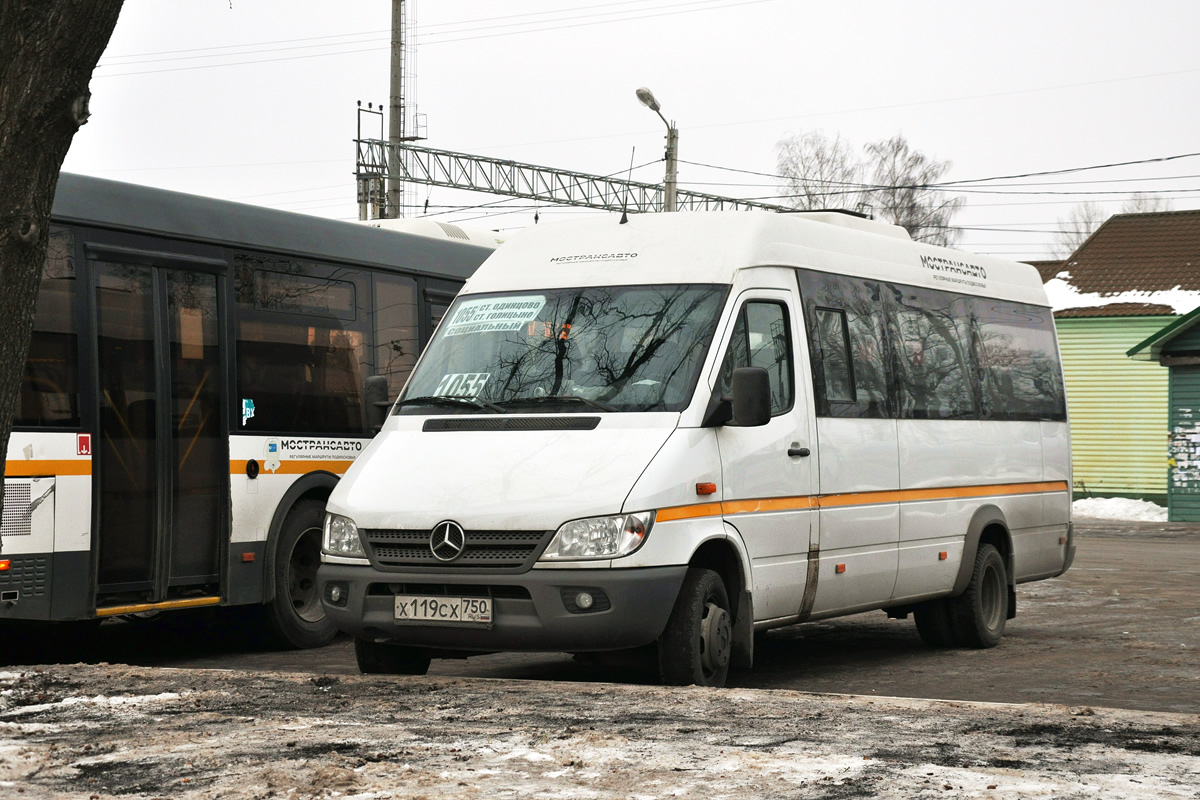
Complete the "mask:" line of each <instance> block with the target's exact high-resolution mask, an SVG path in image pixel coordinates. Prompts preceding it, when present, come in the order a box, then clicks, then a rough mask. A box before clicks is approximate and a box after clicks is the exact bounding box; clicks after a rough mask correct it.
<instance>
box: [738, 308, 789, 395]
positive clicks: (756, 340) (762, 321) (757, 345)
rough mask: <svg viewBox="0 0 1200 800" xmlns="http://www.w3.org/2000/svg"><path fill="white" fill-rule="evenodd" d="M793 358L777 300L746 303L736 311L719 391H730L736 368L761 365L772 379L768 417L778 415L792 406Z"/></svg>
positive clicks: (785, 323)
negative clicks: (736, 315)
mask: <svg viewBox="0 0 1200 800" xmlns="http://www.w3.org/2000/svg"><path fill="white" fill-rule="evenodd" d="M792 360H793V359H792V337H791V334H790V332H789V327H788V319H787V310H786V309H785V308H784V307H783V306H782V305H780V304H779V303H769V302H765V301H764V302H749V303H746V304H745V305H744V306H742V309H741V311H739V312H738V317H737V321H736V322H735V323H734V327H733V337H732V338H731V339H730V341H729V349H728V350H727V351H726V353H725V360H724V361H723V362H722V363H721V387H720V391H721V393H722V394H724V395H728V394H730V392H732V391H733V371H734V370H735V369H737V368H738V367H762V368H763V369H765V370H766V371H767V375H769V376H770V379H771V416H778V415H780V414H782V413H784V412H785V411H788V410H790V409H791V407H792V401H793V399H794V397H795V381H794V378H793V375H792Z"/></svg>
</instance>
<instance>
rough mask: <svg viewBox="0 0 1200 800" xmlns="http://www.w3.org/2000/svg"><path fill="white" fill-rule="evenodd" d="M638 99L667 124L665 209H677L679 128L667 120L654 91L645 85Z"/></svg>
mask: <svg viewBox="0 0 1200 800" xmlns="http://www.w3.org/2000/svg"><path fill="white" fill-rule="evenodd" d="M637 99H638V100H640V101H642V105H644V106H646V107H647V108H649V109H650V110H651V111H653V112H654V113H655V114H658V118H659V119H661V120H662V121H663V124H664V125H666V126H667V174H666V176H665V177H664V178H663V211H676V210H677V209H676V207H675V158H676V156H677V155H678V150H679V129H678V128H676V127H675V123H673V122H667V118H666V117H664V116H663V115H662V111H660V110H659V109H660V108H661V106H659V104H658V101H657V100H655V99H654V93H653V92H651V91H650V90H649V89H647V88H646V87H645V86H643V87H642V88H640V89H638V90H637Z"/></svg>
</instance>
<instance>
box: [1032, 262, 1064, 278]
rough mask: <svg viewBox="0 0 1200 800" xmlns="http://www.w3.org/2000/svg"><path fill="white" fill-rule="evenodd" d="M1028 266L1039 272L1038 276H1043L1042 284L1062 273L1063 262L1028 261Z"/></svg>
mask: <svg viewBox="0 0 1200 800" xmlns="http://www.w3.org/2000/svg"><path fill="white" fill-rule="evenodd" d="M1025 263H1026V264H1028V265H1029V266H1031V267H1033V268H1034V269H1036V270H1037V271H1038V275H1041V276H1042V283H1045V282H1046V281H1048V280H1050V279H1051V278H1053V277H1054V276H1055V275H1057V274H1058V273H1060V272H1062V269H1063V262H1062V261H1061V260H1056V261H1026V262H1025Z"/></svg>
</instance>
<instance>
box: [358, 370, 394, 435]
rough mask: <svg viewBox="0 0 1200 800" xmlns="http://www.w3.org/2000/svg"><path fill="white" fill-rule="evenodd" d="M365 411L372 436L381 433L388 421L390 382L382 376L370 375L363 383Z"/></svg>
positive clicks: (368, 428)
mask: <svg viewBox="0 0 1200 800" xmlns="http://www.w3.org/2000/svg"><path fill="white" fill-rule="evenodd" d="M362 396H363V410H364V411H365V412H366V420H367V430H368V431H370V432H371V435H372V436H374V435H375V434H377V433H379V431H380V430H382V428H383V423H384V422H385V421H387V412H388V406H390V405H391V403H390V402H388V382H387V378H385V377H384V376H382V375H370V376H368V377H367V379H366V380H365V381H363V394H362Z"/></svg>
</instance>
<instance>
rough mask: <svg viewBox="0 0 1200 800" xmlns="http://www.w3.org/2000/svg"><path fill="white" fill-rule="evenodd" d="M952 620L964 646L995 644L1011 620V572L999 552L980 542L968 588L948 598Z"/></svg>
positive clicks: (984, 646) (990, 645) (979, 646)
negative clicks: (1009, 597) (1008, 572)
mask: <svg viewBox="0 0 1200 800" xmlns="http://www.w3.org/2000/svg"><path fill="white" fill-rule="evenodd" d="M949 610H950V619H951V622H952V623H953V625H954V633H955V635H956V637H957V638H958V640H959V643H960V644H962V645H963V646H965V647H975V648H981V649H982V648H987V647H995V646H996V645H997V644H999V643H1000V639H1001V638H1002V637H1003V636H1004V623H1005V621H1006V620H1007V619H1008V575H1007V572H1006V570H1005V568H1004V558H1003V557H1001V555H1000V551H998V550H997V549H996V548H995V547H994V546H992V545H990V544H981V545H979V550H978V551H977V552H976V553H975V568H974V570H973V571H972V572H971V580H970V582H969V583H968V584H967V589H966V591H964V592H963V593H962V594H961V595H959V596H958V597H955V598H953V599H951V600H950V601H949Z"/></svg>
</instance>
